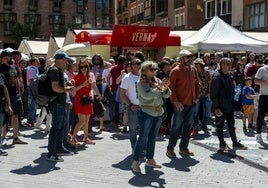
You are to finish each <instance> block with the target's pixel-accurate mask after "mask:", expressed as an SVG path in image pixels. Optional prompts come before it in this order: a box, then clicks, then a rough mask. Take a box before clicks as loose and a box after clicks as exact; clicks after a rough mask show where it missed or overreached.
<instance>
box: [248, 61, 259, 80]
mask: <svg viewBox="0 0 268 188" xmlns="http://www.w3.org/2000/svg"><path fill="white" fill-rule="evenodd" d="M261 67H262V65H260V66H256V65H255V64H252V65H250V66H249V67H248V71H247V74H246V77H254V76H255V74H256V73H257V71H258V69H259V68H261Z"/></svg>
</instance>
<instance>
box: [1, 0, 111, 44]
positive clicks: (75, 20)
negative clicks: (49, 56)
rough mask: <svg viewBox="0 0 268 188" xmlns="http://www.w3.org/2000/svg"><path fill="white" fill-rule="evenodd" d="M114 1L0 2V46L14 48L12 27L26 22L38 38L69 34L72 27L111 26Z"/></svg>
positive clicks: (52, 0) (29, 0) (28, 0)
mask: <svg viewBox="0 0 268 188" xmlns="http://www.w3.org/2000/svg"><path fill="white" fill-rule="evenodd" d="M113 10H114V8H113V1H112V0H3V1H1V2H0V48H6V47H14V46H13V44H14V41H13V40H12V38H11V34H12V29H13V28H14V27H15V26H16V25H18V24H21V25H27V26H29V27H30V28H37V29H38V30H39V35H38V37H39V38H44V39H48V38H49V37H50V35H51V34H63V35H65V34H66V30H67V29H68V28H70V27H78V28H81V27H86V28H104V27H105V28H111V27H112V26H113V24H114V20H113V19H114V11H113Z"/></svg>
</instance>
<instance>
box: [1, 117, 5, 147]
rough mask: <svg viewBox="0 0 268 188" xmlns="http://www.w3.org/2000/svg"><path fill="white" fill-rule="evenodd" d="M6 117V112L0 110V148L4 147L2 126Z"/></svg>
mask: <svg viewBox="0 0 268 188" xmlns="http://www.w3.org/2000/svg"><path fill="white" fill-rule="evenodd" d="M4 117H5V114H4V113H2V112H0V150H2V149H3V146H2V127H3V124H4Z"/></svg>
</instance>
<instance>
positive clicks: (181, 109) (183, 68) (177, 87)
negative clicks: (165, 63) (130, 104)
mask: <svg viewBox="0 0 268 188" xmlns="http://www.w3.org/2000/svg"><path fill="white" fill-rule="evenodd" d="M179 56H180V64H179V65H177V66H176V67H174V68H173V69H172V70H171V72H170V89H171V96H170V100H171V102H172V103H173V107H174V118H173V122H172V125H173V126H172V128H171V131H170V137H169V143H168V147H167V152H166V155H167V156H168V157H170V158H175V157H176V153H175V152H174V147H175V146H176V144H177V141H178V138H179V133H181V142H180V145H179V149H180V152H179V153H180V154H181V155H191V156H193V155H194V153H193V152H192V151H190V150H189V149H188V145H189V141H190V131H191V128H192V125H193V123H194V112H195V103H196V102H197V100H198V98H199V96H200V81H199V78H198V74H197V71H196V69H195V68H194V67H193V66H192V65H191V63H192V53H191V52H190V51H188V50H181V51H180V53H179Z"/></svg>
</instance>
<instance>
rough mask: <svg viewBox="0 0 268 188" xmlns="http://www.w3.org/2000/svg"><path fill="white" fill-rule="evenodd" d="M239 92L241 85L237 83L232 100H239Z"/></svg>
mask: <svg viewBox="0 0 268 188" xmlns="http://www.w3.org/2000/svg"><path fill="white" fill-rule="evenodd" d="M240 94H241V85H240V84H238V85H237V86H236V88H235V95H234V100H235V101H239V96H240Z"/></svg>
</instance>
